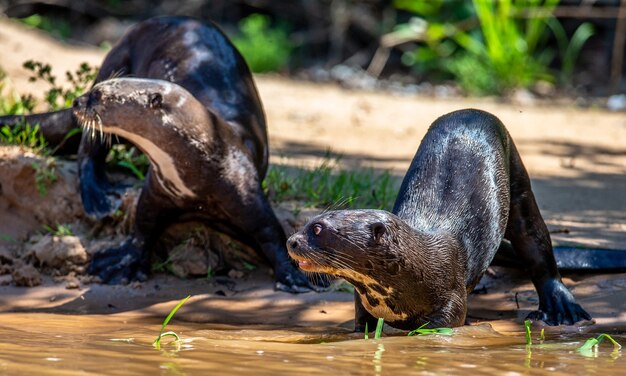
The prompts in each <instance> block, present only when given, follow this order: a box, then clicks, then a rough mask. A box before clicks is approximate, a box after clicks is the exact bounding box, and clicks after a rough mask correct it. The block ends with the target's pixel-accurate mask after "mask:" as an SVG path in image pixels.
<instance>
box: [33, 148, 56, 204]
mask: <svg viewBox="0 0 626 376" xmlns="http://www.w3.org/2000/svg"><path fill="white" fill-rule="evenodd" d="M31 167H32V168H33V169H34V170H35V185H36V186H37V191H38V192H39V195H40V196H41V197H45V196H46V195H47V194H48V187H49V186H50V185H51V184H52V183H54V182H55V181H57V174H56V163H55V160H54V159H53V158H46V159H45V161H42V162H41V163H40V162H33V164H32V165H31Z"/></svg>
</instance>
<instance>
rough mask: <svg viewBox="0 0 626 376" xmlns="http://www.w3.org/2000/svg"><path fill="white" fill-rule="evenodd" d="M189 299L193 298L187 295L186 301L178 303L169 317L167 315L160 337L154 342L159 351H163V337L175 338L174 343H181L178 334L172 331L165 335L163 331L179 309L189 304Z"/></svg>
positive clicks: (153, 344)
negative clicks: (186, 303)
mask: <svg viewBox="0 0 626 376" xmlns="http://www.w3.org/2000/svg"><path fill="white" fill-rule="evenodd" d="M189 298H191V295H187V297H186V298H185V299H183V300H181V301H180V302H178V304H176V306H175V307H174V308H173V309H172V310H171V311H170V313H169V315H167V317H166V318H165V320H163V324H162V325H161V331H160V332H159V335H158V337H157V338H156V339H155V340H154V342H152V346H154V347H155V348H156V349H157V350H161V339H162V338H163V337H174V338H175V340H174V342H178V341H180V337H179V336H178V334H176V333H174V332H172V331H169V332H165V333H163V330H165V327H166V326H167V324H168V323H169V322H170V320H171V319H172V317H173V316H174V314H175V313H176V311H178V309H179V308H180V307H182V306H183V304H185V302H187V300H189Z"/></svg>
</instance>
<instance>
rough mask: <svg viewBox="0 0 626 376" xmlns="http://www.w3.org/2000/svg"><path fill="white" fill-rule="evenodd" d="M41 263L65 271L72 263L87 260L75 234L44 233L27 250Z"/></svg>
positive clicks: (78, 263)
mask: <svg viewBox="0 0 626 376" xmlns="http://www.w3.org/2000/svg"><path fill="white" fill-rule="evenodd" d="M28 253H31V254H34V256H35V258H36V259H37V261H39V262H40V263H41V264H42V265H45V266H49V267H51V268H54V269H59V270H60V271H61V272H65V273H67V272H68V271H69V269H71V266H72V265H82V264H85V263H86V262H87V251H85V248H84V247H83V245H82V244H81V241H80V238H78V237H77V236H52V235H46V236H44V237H43V238H41V240H39V241H38V242H37V243H35V244H34V245H32V246H31V247H30V249H29V252H28Z"/></svg>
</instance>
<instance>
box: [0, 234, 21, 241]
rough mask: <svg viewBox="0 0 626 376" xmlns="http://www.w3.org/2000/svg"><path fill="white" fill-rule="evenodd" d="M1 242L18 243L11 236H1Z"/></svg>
mask: <svg viewBox="0 0 626 376" xmlns="http://www.w3.org/2000/svg"><path fill="white" fill-rule="evenodd" d="M0 240H2V241H3V242H7V243H17V240H15V238H14V237H12V236H11V235H9V234H0Z"/></svg>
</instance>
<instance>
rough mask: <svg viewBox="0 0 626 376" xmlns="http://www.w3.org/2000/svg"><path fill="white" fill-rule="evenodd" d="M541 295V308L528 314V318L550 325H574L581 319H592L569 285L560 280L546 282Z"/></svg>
mask: <svg viewBox="0 0 626 376" xmlns="http://www.w3.org/2000/svg"><path fill="white" fill-rule="evenodd" d="M542 292H543V294H540V297H539V309H538V310H537V311H533V312H531V313H529V314H528V316H527V319H529V320H532V321H543V322H545V323H546V324H548V325H551V326H556V325H574V324H576V323H577V322H579V321H583V320H591V315H590V314H589V313H587V311H585V310H584V309H583V308H582V307H581V306H580V305H579V304H578V303H576V301H575V299H574V296H572V294H571V293H570V292H569V290H568V289H567V287H565V285H563V283H561V282H560V281H556V282H555V281H552V282H549V283H547V284H546V286H545V287H544V290H543V291H542Z"/></svg>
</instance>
